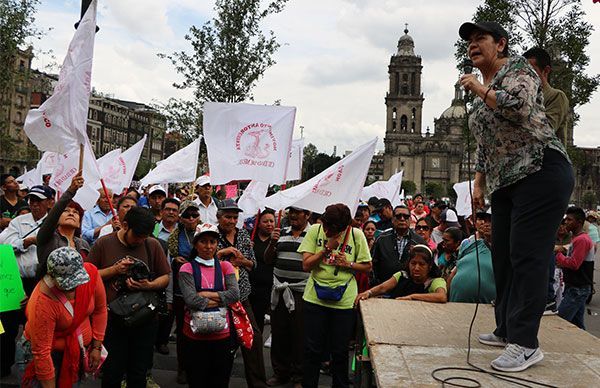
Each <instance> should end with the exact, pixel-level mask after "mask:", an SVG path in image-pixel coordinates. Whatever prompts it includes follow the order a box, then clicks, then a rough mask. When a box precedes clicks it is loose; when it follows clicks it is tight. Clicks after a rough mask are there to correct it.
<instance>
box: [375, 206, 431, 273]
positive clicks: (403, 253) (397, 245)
mask: <svg viewBox="0 0 600 388" xmlns="http://www.w3.org/2000/svg"><path fill="white" fill-rule="evenodd" d="M392 225H393V228H392V229H390V230H386V231H385V232H383V233H382V234H381V235H380V236H379V238H378V239H377V240H376V241H375V245H373V253H372V257H373V275H374V279H373V280H374V284H379V283H381V282H383V281H385V280H387V279H389V278H390V277H392V275H393V274H395V273H396V272H398V271H402V270H406V269H407V268H406V266H407V263H408V258H409V254H410V249H411V247H412V246H414V245H417V244H427V243H426V242H425V240H423V238H422V237H421V236H419V235H418V234H416V233H415V231H414V230H412V229H410V227H409V225H410V211H409V210H408V208H407V207H406V206H396V207H395V208H394V210H393V218H392Z"/></svg>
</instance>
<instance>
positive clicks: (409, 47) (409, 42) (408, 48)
mask: <svg viewBox="0 0 600 388" xmlns="http://www.w3.org/2000/svg"><path fill="white" fill-rule="evenodd" d="M397 55H409V56H414V55H415V41H414V40H413V38H412V37H411V36H410V35H408V25H406V28H405V29H404V35H402V36H401V37H400V39H398V54H397Z"/></svg>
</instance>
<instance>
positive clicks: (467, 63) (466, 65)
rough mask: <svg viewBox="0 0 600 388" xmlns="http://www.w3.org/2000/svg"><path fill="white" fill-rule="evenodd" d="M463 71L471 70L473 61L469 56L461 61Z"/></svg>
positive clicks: (466, 72)
mask: <svg viewBox="0 0 600 388" xmlns="http://www.w3.org/2000/svg"><path fill="white" fill-rule="evenodd" d="M462 68H463V73H465V74H471V73H472V72H473V61H472V60H471V59H469V58H465V59H464V60H463V63H462Z"/></svg>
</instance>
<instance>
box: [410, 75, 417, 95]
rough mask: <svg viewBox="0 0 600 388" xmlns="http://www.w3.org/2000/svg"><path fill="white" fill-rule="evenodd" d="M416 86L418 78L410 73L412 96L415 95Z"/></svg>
mask: <svg viewBox="0 0 600 388" xmlns="http://www.w3.org/2000/svg"><path fill="white" fill-rule="evenodd" d="M416 85H417V81H416V76H415V73H410V94H412V95H415V94H416V93H415V89H416Z"/></svg>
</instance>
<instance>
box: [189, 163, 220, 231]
mask: <svg viewBox="0 0 600 388" xmlns="http://www.w3.org/2000/svg"><path fill="white" fill-rule="evenodd" d="M194 186H195V190H196V194H198V199H196V200H194V202H196V203H197V204H198V206H199V207H200V219H201V220H202V222H203V223H209V224H212V225H217V224H218V223H219V221H218V220H217V210H218V206H217V203H216V202H215V200H214V198H213V197H212V191H213V189H212V186H211V184H210V177H209V176H208V175H202V176H201V177H200V178H198V179H196V182H195V184H194Z"/></svg>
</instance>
